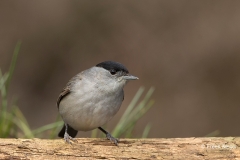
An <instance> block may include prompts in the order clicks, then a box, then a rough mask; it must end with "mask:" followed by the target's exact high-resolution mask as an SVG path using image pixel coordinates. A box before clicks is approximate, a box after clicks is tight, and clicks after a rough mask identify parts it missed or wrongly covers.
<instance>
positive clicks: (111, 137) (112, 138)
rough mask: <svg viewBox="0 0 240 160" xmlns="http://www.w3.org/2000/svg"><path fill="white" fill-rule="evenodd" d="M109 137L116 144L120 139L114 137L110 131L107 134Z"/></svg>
mask: <svg viewBox="0 0 240 160" xmlns="http://www.w3.org/2000/svg"><path fill="white" fill-rule="evenodd" d="M106 137H107V139H109V140H110V141H112V142H113V143H114V144H115V145H116V146H117V145H118V142H119V140H118V139H117V138H114V137H113V136H112V135H111V134H110V133H107V134H106Z"/></svg>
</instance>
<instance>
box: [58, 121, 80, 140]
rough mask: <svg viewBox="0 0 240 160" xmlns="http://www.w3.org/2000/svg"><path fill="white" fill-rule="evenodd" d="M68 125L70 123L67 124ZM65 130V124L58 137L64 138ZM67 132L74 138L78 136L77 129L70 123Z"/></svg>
mask: <svg viewBox="0 0 240 160" xmlns="http://www.w3.org/2000/svg"><path fill="white" fill-rule="evenodd" d="M67 125H68V124H67ZM65 130H66V126H65V125H63V128H62V129H61V131H60V132H59V133H58V137H61V138H64V134H65ZM67 133H68V134H69V136H71V137H72V138H74V137H76V135H77V133H78V131H76V130H75V129H73V128H72V127H71V126H69V125H68V129H67Z"/></svg>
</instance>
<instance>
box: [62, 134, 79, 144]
mask: <svg viewBox="0 0 240 160" xmlns="http://www.w3.org/2000/svg"><path fill="white" fill-rule="evenodd" d="M64 140H65V142H67V143H69V144H72V142H71V140H72V141H77V140H76V139H74V138H72V137H71V136H69V134H68V133H67V132H65V133H64Z"/></svg>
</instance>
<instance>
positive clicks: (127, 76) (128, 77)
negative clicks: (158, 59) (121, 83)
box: [123, 74, 139, 80]
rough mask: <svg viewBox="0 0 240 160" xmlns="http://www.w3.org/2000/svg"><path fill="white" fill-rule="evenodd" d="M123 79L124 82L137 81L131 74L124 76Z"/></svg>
mask: <svg viewBox="0 0 240 160" xmlns="http://www.w3.org/2000/svg"><path fill="white" fill-rule="evenodd" d="M123 79H126V80H137V79H139V78H138V77H135V76H133V75H131V74H127V75H126V76H123Z"/></svg>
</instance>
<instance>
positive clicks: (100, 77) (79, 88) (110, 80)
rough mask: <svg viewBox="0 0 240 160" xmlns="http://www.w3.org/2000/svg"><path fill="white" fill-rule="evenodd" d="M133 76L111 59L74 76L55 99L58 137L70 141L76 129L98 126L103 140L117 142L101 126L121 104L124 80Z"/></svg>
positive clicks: (87, 129)
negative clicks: (58, 116) (57, 113)
mask: <svg viewBox="0 0 240 160" xmlns="http://www.w3.org/2000/svg"><path fill="white" fill-rule="evenodd" d="M137 79H139V78H138V77H136V76H133V75H131V74H130V73H129V71H128V69H127V68H126V67H125V66H124V65H123V64H121V63H119V62H115V61H104V62H101V63H98V64H97V65H95V66H93V67H91V68H89V69H86V70H84V71H82V72H80V73H78V74H77V75H75V76H74V77H73V78H72V79H70V80H69V82H68V83H67V85H66V86H65V87H64V88H63V90H62V92H61V93H60V95H59V97H58V99H57V107H58V111H59V114H60V115H61V117H62V120H63V122H64V125H63V127H62V129H61V130H60V132H59V134H58V136H59V137H61V138H64V140H65V142H67V143H71V141H74V140H75V139H74V138H75V137H76V135H77V133H78V131H90V130H93V129H96V128H98V129H99V130H100V131H102V132H103V133H104V134H105V135H106V138H107V139H109V140H110V141H112V142H113V143H114V144H115V145H118V142H119V140H118V139H117V138H114V137H113V136H112V135H111V134H110V133H109V132H107V131H106V130H104V129H103V128H102V127H101V126H103V125H104V124H106V123H107V122H108V121H109V120H111V119H112V117H113V116H114V115H115V114H116V113H117V112H118V110H119V108H120V107H121V104H122V102H123V100H124V91H123V88H124V86H125V85H126V83H127V82H128V81H130V80H137Z"/></svg>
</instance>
